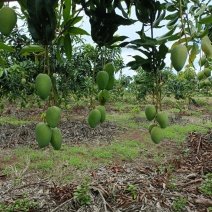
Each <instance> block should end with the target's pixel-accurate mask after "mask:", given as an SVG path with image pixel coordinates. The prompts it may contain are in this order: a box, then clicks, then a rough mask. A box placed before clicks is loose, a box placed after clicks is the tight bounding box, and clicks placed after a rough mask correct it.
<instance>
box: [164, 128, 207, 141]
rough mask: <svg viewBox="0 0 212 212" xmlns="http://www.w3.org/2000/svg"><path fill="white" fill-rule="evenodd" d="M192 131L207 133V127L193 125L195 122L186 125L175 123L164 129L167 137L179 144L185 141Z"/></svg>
mask: <svg viewBox="0 0 212 212" xmlns="http://www.w3.org/2000/svg"><path fill="white" fill-rule="evenodd" d="M192 131H198V132H200V133H206V132H207V128H203V127H202V128H201V127H199V126H197V125H193V124H187V125H185V126H184V125H177V124H174V125H171V126H168V127H167V128H166V129H164V132H165V138H168V139H171V140H174V141H176V142H177V143H179V144H180V143H182V142H184V140H185V138H186V136H187V135H188V133H189V132H192Z"/></svg>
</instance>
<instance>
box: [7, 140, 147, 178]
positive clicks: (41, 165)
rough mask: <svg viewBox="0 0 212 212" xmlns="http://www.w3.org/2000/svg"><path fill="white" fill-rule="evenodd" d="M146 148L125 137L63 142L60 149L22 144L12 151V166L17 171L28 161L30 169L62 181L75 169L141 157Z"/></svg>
mask: <svg viewBox="0 0 212 212" xmlns="http://www.w3.org/2000/svg"><path fill="white" fill-rule="evenodd" d="M143 148H145V144H144V143H141V142H139V141H137V140H132V141H129V140H126V141H114V142H111V144H107V145H98V144H96V145H93V144H89V145H88V144H87V145H86V144H81V145H79V144H76V145H63V146H62V148H61V150H59V151H55V150H53V149H52V148H51V147H50V148H44V149H31V148H29V147H19V148H18V149H15V150H13V151H12V152H11V155H15V156H16V158H17V163H16V164H14V165H13V166H14V167H15V168H16V169H17V170H20V171H21V170H23V169H24V168H25V166H26V161H29V167H28V171H33V172H37V173H40V175H41V176H42V177H48V176H54V177H55V178H56V179H60V180H61V181H63V180H65V179H66V180H68V179H72V178H74V177H76V176H75V175H76V170H82V171H84V170H87V169H88V170H90V169H93V168H96V167H98V166H99V165H100V164H110V163H113V161H114V160H115V161H128V160H130V161H131V160H132V159H135V158H137V157H139V155H140V152H141V149H143ZM7 155H8V154H7ZM23 156H24V157H23ZM7 157H8V158H9V156H7ZM4 158H6V156H5V157H4ZM7 171H10V170H9V169H7Z"/></svg>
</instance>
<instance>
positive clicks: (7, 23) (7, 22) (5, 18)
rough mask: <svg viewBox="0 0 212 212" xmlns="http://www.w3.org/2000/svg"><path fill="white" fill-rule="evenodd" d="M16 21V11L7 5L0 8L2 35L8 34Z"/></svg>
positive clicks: (0, 29) (0, 30)
mask: <svg viewBox="0 0 212 212" xmlns="http://www.w3.org/2000/svg"><path fill="white" fill-rule="evenodd" d="M16 22H17V14H16V12H15V11H14V10H13V9H12V8H10V7H7V6H3V7H2V8H1V9H0V32H1V34H2V35H5V36H9V35H10V33H11V32H12V30H13V28H14V27H15V25H16Z"/></svg>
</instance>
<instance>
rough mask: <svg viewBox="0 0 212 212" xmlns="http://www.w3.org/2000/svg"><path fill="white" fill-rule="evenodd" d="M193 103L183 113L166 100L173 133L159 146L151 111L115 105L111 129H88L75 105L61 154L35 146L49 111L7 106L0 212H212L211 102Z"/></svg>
mask: <svg viewBox="0 0 212 212" xmlns="http://www.w3.org/2000/svg"><path fill="white" fill-rule="evenodd" d="M194 99H195V100H196V104H195V105H193V104H188V103H187V102H186V101H184V100H183V101H178V107H176V100H172V98H168V97H167V98H165V99H164V100H163V110H164V111H166V112H167V113H168V115H169V126H168V127H167V128H166V129H165V130H164V131H165V138H164V139H163V141H161V143H160V144H154V143H153V142H152V141H151V138H150V135H149V132H148V126H149V124H150V123H151V122H149V121H147V120H146V118H145V114H144V108H145V105H146V104H147V103H144V102H143V103H142V102H141V103H138V102H136V101H135V100H133V99H132V98H130V97H126V98H125V99H122V100H121V99H120V100H119V101H115V102H113V101H110V102H109V103H107V104H106V109H107V118H106V121H105V122H104V123H103V124H101V125H99V126H97V127H96V128H95V129H91V128H90V127H89V126H88V124H87V115H88V112H89V109H88V108H87V105H88V102H87V101H86V100H85V101H80V102H72V101H71V102H70V103H69V104H68V105H67V107H64V106H63V107H62V111H63V112H62V120H61V122H60V126H59V127H60V129H61V131H62V134H63V145H62V148H61V150H59V151H55V150H53V148H52V147H51V146H49V147H46V148H43V149H39V148H38V145H37V143H36V140H35V133H34V129H35V125H36V124H37V123H38V122H39V121H42V119H43V116H42V114H43V113H45V111H46V108H47V105H45V104H43V105H41V107H40V108H39V107H38V106H37V105H34V106H33V107H30V108H29V107H27V105H26V107H25V108H20V107H19V106H17V105H18V104H9V103H8V102H5V108H4V110H3V111H2V114H1V115H0V211H9V209H8V208H9V207H11V208H12V207H13V209H14V208H15V207H16V210H19V211H23V210H24V209H23V208H24V207H25V211H117V212H118V211H126V212H130V211H199V212H200V211H209V210H211V209H212V192H211V188H212V175H210V173H212V130H211V129H212V106H211V105H212V97H195V98H194ZM80 185H81V187H79V186H80ZM20 202H21V203H20ZM84 203H87V204H84ZM17 208H18V209H17ZM12 211H15V209H14V210H12Z"/></svg>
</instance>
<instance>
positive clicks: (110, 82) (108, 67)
mask: <svg viewBox="0 0 212 212" xmlns="http://www.w3.org/2000/svg"><path fill="white" fill-rule="evenodd" d="M104 71H106V72H107V73H108V75H109V80H108V83H107V86H106V88H105V89H106V90H112V89H113V86H114V82H115V76H114V72H115V67H114V65H113V63H107V64H105V66H104Z"/></svg>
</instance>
